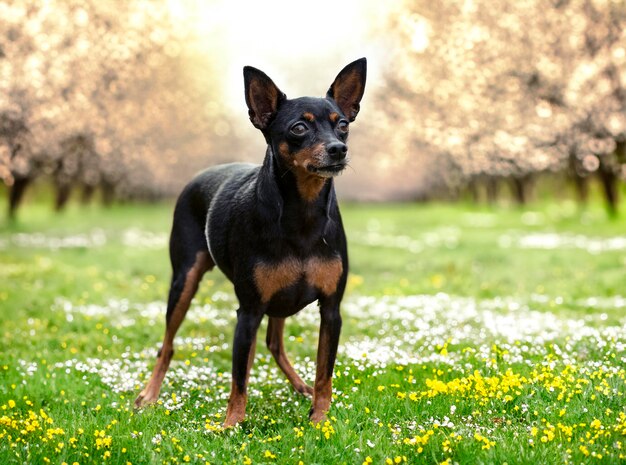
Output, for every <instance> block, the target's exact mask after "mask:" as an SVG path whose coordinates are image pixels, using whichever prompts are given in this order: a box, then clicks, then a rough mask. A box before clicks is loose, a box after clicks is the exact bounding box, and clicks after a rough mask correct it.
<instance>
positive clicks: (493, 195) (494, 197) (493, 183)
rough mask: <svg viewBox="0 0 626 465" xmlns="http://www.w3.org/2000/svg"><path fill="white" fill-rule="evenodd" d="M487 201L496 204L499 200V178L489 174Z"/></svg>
mask: <svg viewBox="0 0 626 465" xmlns="http://www.w3.org/2000/svg"><path fill="white" fill-rule="evenodd" d="M486 191H487V203H488V204H489V205H494V204H495V203H496V202H497V201H498V178H496V177H495V176H488V177H487V180H486Z"/></svg>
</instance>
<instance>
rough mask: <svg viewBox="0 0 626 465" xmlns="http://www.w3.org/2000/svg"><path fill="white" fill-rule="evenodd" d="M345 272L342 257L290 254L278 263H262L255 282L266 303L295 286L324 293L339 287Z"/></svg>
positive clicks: (257, 268)
mask: <svg viewBox="0 0 626 465" xmlns="http://www.w3.org/2000/svg"><path fill="white" fill-rule="evenodd" d="M342 274H343V263H342V260H341V257H340V256H338V255H337V256H333V257H315V256H313V257H308V258H305V259H301V258H296V257H287V258H285V259H283V260H281V261H278V262H259V263H257V264H256V265H255V267H254V282H255V285H256V287H257V290H258V291H259V294H260V296H261V301H262V302H263V303H268V302H269V301H270V300H272V297H274V296H275V295H276V294H278V293H279V292H281V291H283V290H287V289H289V288H292V287H294V286H296V287H298V286H300V287H303V286H304V287H309V288H313V289H315V290H316V291H318V292H319V293H321V294H322V295H324V296H330V295H332V294H334V293H335V291H336V290H337V285H338V283H339V280H340V279H341V276H342Z"/></svg>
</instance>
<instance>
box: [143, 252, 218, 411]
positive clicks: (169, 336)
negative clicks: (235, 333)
mask: <svg viewBox="0 0 626 465" xmlns="http://www.w3.org/2000/svg"><path fill="white" fill-rule="evenodd" d="M213 266H215V264H214V263H213V261H212V260H211V258H210V257H209V254H208V253H207V252H198V254H197V255H196V262H195V263H194V265H193V266H192V267H191V269H190V270H189V271H188V272H187V276H186V277H185V285H184V287H183V291H182V292H181V294H180V299H179V300H178V302H177V303H176V307H174V311H173V312H172V316H171V318H170V320H169V322H168V324H167V327H166V328H165V337H164V338H163V345H162V346H161V350H160V351H159V358H158V359H157V363H156V365H155V366H154V369H153V370H152V376H150V380H149V381H148V384H147V385H146V387H145V388H144V389H143V391H141V393H139V396H138V397H137V399H136V400H135V406H136V407H143V406H144V405H147V404H150V403H152V402H156V400H157V399H158V398H159V392H160V391H161V384H163V379H164V378H165V373H167V369H168V368H169V366H170V361H171V360H172V354H173V353H174V336H176V331H178V328H179V327H180V325H181V323H182V322H183V319H184V318H185V315H186V314H187V310H189V305H190V304H191V299H192V298H193V295H194V294H195V293H196V290H197V289H198V283H199V282H200V279H201V278H202V276H203V275H204V273H205V272H206V271H207V270H209V269H211V268H213Z"/></svg>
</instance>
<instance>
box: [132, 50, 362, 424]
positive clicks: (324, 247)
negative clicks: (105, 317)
mask: <svg viewBox="0 0 626 465" xmlns="http://www.w3.org/2000/svg"><path fill="white" fill-rule="evenodd" d="M366 69H367V67H366V60H365V58H361V59H360V60H357V61H355V62H353V63H351V64H349V65H348V66H346V67H345V68H344V69H343V70H342V71H341V72H340V73H339V74H338V75H337V77H336V78H335V81H334V82H333V83H332V85H331V86H330V89H329V90H328V93H327V94H326V97H325V98H313V97H301V98H296V99H293V100H290V99H287V97H286V96H285V94H283V93H282V92H281V91H280V89H279V88H278V87H277V86H276V85H275V84H274V82H272V80H271V79H270V78H269V77H268V76H267V75H266V74H265V73H263V72H262V71H260V70H258V69H255V68H252V67H250V66H246V67H245V68H244V69H243V75H244V83H245V97H246V104H247V106H248V110H249V111H248V113H249V115H250V121H252V124H253V125H254V126H255V127H256V128H258V129H260V130H261V132H262V133H263V136H264V137H265V140H266V142H267V150H266V152H265V159H264V161H263V164H262V165H261V166H258V165H251V164H244V163H231V164H226V165H219V166H215V167H212V168H209V169H207V170H205V171H203V172H201V173H200V174H198V175H197V176H196V177H195V178H194V179H193V180H192V181H191V182H190V183H189V184H188V185H187V186H186V187H185V188H184V190H183V191H182V193H181V194H180V197H179V198H178V201H177V203H176V208H175V210H174V222H173V226H172V233H171V236H170V259H171V263H172V270H173V275H172V282H171V287H170V292H169V300H168V303H167V314H166V318H165V321H166V329H165V338H164V339H163V345H162V347H161V349H160V350H159V354H158V358H157V362H156V366H155V367H154V371H153V372H152V376H151V378H150V380H149V381H148V384H147V385H146V387H145V389H144V390H143V391H141V393H140V394H139V397H137V399H136V400H135V406H136V407H142V406H144V405H146V404H149V403H152V402H155V401H156V400H157V398H158V396H159V391H160V388H161V383H162V382H163V378H164V377H165V373H166V371H167V369H168V367H169V364H170V360H171V359H172V355H173V353H174V350H173V340H174V336H175V334H176V331H177V330H178V328H179V327H180V325H181V323H182V321H183V319H184V318H185V314H186V313H187V310H188V308H189V305H190V303H191V299H192V298H193V296H194V295H195V293H196V291H197V289H198V283H199V281H200V279H201V278H202V276H203V275H204V273H205V272H206V271H208V270H210V269H212V268H213V267H214V266H215V265H217V266H218V268H219V269H220V270H222V272H223V273H224V274H225V275H226V277H228V279H229V280H230V281H232V283H233V284H234V288H235V294H236V295H237V298H238V300H239V309H238V310H237V325H236V328H235V337H234V343H233V360H232V386H231V393H230V399H229V401H228V408H227V412H226V419H225V421H224V426H225V427H228V426H233V425H235V424H237V423H239V422H241V421H242V420H243V419H244V416H245V410H246V402H247V393H246V391H247V384H248V378H249V374H250V367H251V365H252V362H253V359H254V352H255V345H256V333H257V329H258V328H259V325H260V323H261V320H262V319H263V316H264V315H268V317H269V323H268V327H267V338H266V342H267V346H268V348H269V350H270V352H271V353H272V355H273V357H274V359H275V360H276V362H277V363H278V366H279V367H280V369H281V370H282V371H283V372H284V374H285V375H286V376H287V378H288V379H289V381H290V382H291V384H292V385H293V387H294V388H295V389H296V391H298V392H299V393H301V394H304V395H306V396H312V398H313V402H312V407H311V410H310V412H309V417H310V419H311V421H313V422H315V423H318V422H320V421H322V420H323V419H324V418H325V416H326V412H328V410H329V408H330V403H331V396H332V375H333V370H334V365H335V358H336V355H337V346H338V344H339V333H340V331H341V315H340V313H339V304H340V302H341V299H342V296H343V293H344V288H345V286H346V277H347V274H348V254H347V247H346V237H345V233H344V230H343V225H342V222H341V216H340V214H339V208H338V205H337V199H336V197H335V189H334V186H333V177H334V176H336V175H338V174H339V173H341V172H342V171H343V170H344V169H345V168H346V166H347V163H348V147H347V145H346V140H347V138H348V132H349V123H351V122H352V121H354V119H355V118H356V116H357V113H358V112H359V102H360V101H361V98H362V96H363V91H364V90H365V77H366ZM314 301H318V303H319V308H320V316H321V322H320V332H319V345H318V352H317V368H316V376H315V384H314V387H313V388H311V387H310V386H307V385H306V384H305V382H304V381H303V380H302V379H301V378H300V376H298V374H297V373H296V372H295V370H294V369H293V367H292V366H291V364H290V362H289V360H288V359H287V355H286V354H285V350H284V346H283V328H284V326H285V318H286V317H288V316H291V315H294V314H295V313H297V312H298V311H300V310H301V309H302V308H304V307H305V306H306V305H308V304H310V303H311V302H314Z"/></svg>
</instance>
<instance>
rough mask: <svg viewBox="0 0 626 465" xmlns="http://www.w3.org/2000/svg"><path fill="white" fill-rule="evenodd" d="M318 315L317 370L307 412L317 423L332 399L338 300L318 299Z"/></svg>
mask: <svg viewBox="0 0 626 465" xmlns="http://www.w3.org/2000/svg"><path fill="white" fill-rule="evenodd" d="M320 315H321V322H320V337H319V343H318V348H317V371H316V374H315V386H314V387H313V406H312V407H311V411H310V412H309V417H310V419H311V421H312V422H313V423H319V422H320V421H323V420H324V419H325V418H326V413H327V412H328V410H329V409H330V402H331V400H332V378H333V371H334V368H335V359H336V358H337V346H338V345H339V334H340V333H341V315H340V313H339V301H338V300H337V299H334V298H326V299H323V300H320Z"/></svg>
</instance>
